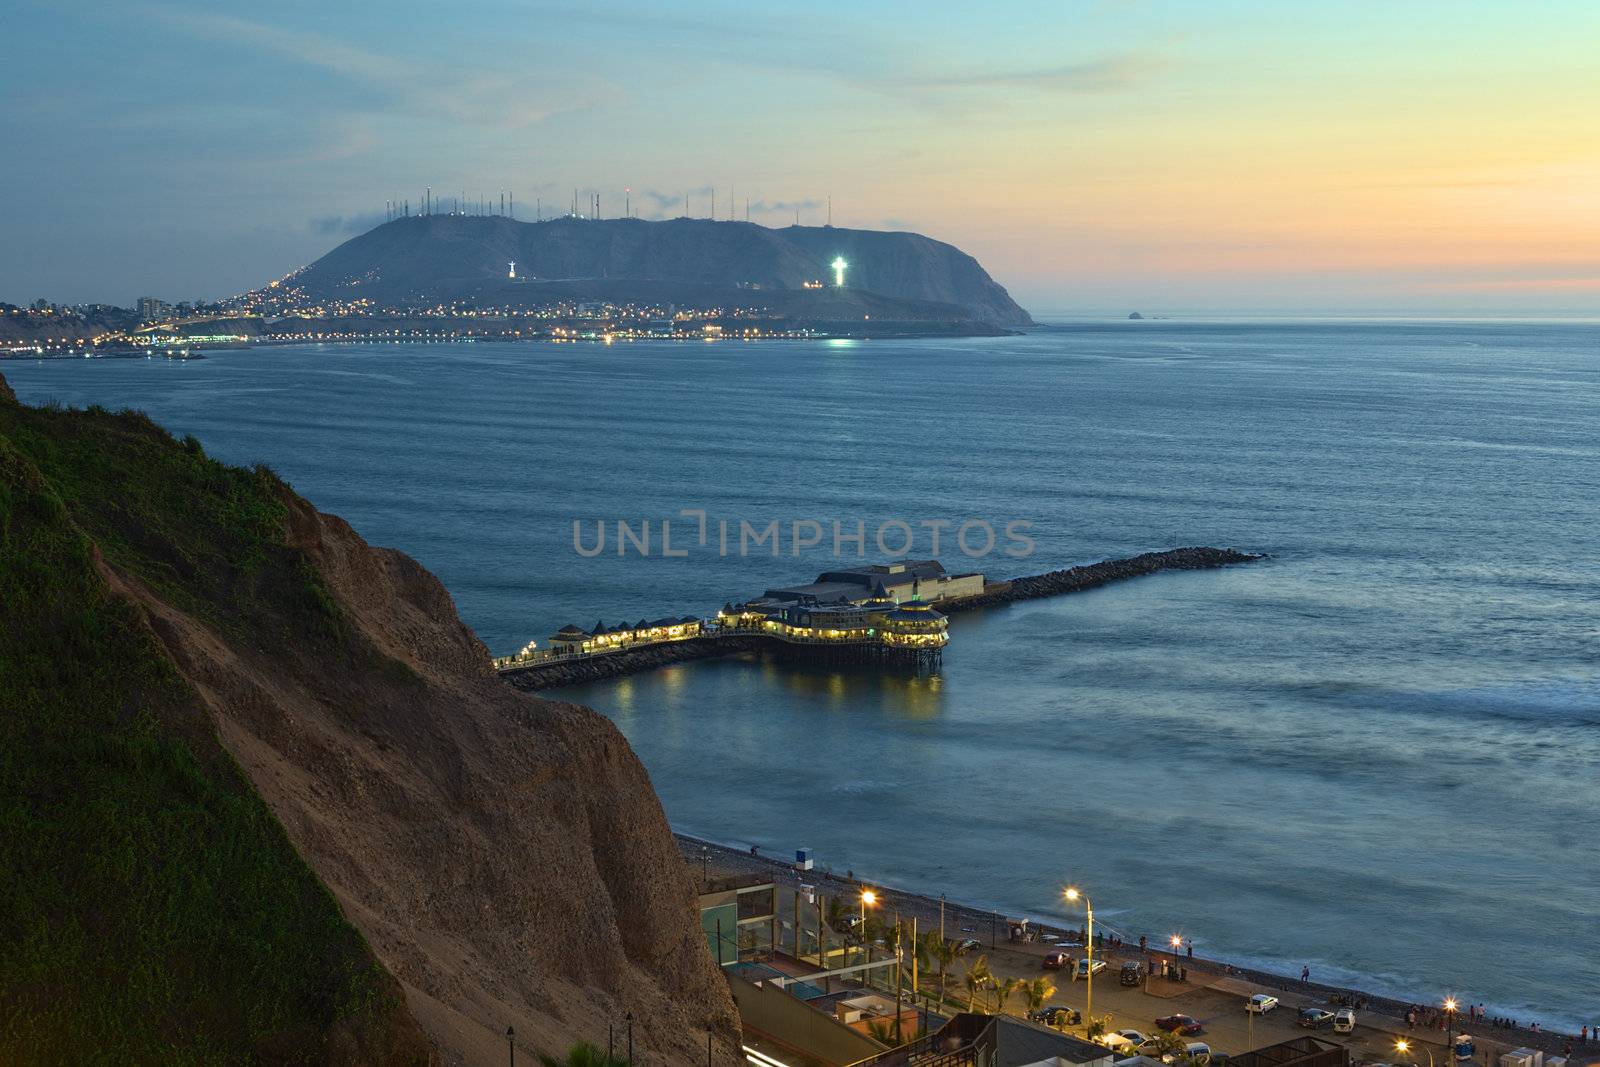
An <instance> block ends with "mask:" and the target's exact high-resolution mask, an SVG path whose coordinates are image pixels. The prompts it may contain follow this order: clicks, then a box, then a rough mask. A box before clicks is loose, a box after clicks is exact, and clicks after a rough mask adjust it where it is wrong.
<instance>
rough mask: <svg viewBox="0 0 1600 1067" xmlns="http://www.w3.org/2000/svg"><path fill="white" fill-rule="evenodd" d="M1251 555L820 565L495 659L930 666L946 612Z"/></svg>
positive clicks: (565, 670) (636, 667)
mask: <svg viewBox="0 0 1600 1067" xmlns="http://www.w3.org/2000/svg"><path fill="white" fill-rule="evenodd" d="M1260 558H1262V557H1261V556H1259V555H1256V554H1253V553H1248V552H1239V551H1236V550H1234V549H1228V548H1175V549H1169V550H1167V551H1164V552H1146V553H1144V554H1142V555H1138V556H1132V557H1129V558H1127V559H1115V560H1105V561H1102V562H1100V563H1091V564H1086V565H1084V566H1081V567H1070V568H1066V569H1064V570H1058V571H1050V572H1047V573H1044V574H1037V575H1030V576H1026V577H1021V578H1013V579H1009V580H1006V581H996V582H990V581H987V580H985V578H984V576H983V575H981V574H976V573H972V574H950V573H948V572H946V571H945V569H944V568H943V567H942V566H940V565H939V564H938V563H937V562H936V561H933V560H921V561H907V562H903V563H893V564H880V565H877V566H873V567H858V568H852V569H848V570H842V571H831V572H825V573H823V574H822V575H820V576H819V577H818V579H817V581H815V582H812V583H810V584H809V585H803V586H793V587H788V588H782V589H769V590H767V591H766V592H765V593H764V594H762V596H760V597H757V598H756V599H754V600H750V601H746V602H745V603H742V604H726V605H724V606H723V608H722V610H721V611H719V612H718V613H717V614H716V615H714V616H711V617H709V618H698V617H695V616H679V617H668V618H660V619H654V620H647V619H640V620H639V621H638V622H636V623H619V624H615V625H611V626H607V625H606V624H604V623H603V622H600V623H596V624H595V625H594V626H593V627H592V628H590V629H588V630H584V629H582V628H580V627H577V626H564V627H562V629H561V630H559V631H557V633H556V634H555V635H554V636H553V637H551V638H550V645H549V647H548V648H537V647H535V646H534V645H530V646H529V647H528V648H525V649H523V650H522V651H521V652H519V653H517V654H516V655H513V656H505V657H502V658H499V659H496V660H495V661H494V665H495V669H496V670H497V671H498V672H499V673H500V675H501V676H502V677H504V678H505V679H506V681H508V682H509V683H510V684H512V685H514V686H516V687H517V688H519V689H526V690H541V689H554V688H559V687H561V686H566V685H575V684H578V683H580V682H588V681H597V680H600V679H603V678H614V677H618V676H621V675H624V674H633V673H635V672H637V671H642V670H650V669H653V668H656V667H663V666H666V665H667V664H671V663H683V662H687V661H691V660H697V659H708V658H710V657H713V656H725V655H733V654H736V653H743V652H772V653H775V654H777V655H780V656H783V657H785V658H789V659H795V660H809V661H822V662H832V663H877V664H882V665H884V666H885V667H889V668H896V669H911V670H931V669H934V668H937V667H938V666H939V665H940V663H941V661H942V658H943V652H944V647H945V645H946V644H948V643H949V640H950V635H949V630H948V626H949V622H948V618H947V617H948V616H949V615H951V614H954V613H956V612H962V611H976V610H980V609H983V608H988V607H997V606H1000V605H1003V604H1008V603H1012V602H1015V601H1020V600H1033V599H1038V598H1040V597H1048V596H1059V595H1062V594H1065V593H1072V592H1080V591H1083V590H1087V589H1093V588H1097V587H1099V586H1102V585H1106V584H1108V583H1110V582H1115V581H1122V580H1126V579H1129V578H1137V577H1141V576H1143V575H1147V574H1155V573H1157V572H1159V571H1164V570H1205V569H1211V568H1216V567H1227V566H1232V565H1234V564H1237V563H1249V562H1252V561H1254V560H1258V559H1260Z"/></svg>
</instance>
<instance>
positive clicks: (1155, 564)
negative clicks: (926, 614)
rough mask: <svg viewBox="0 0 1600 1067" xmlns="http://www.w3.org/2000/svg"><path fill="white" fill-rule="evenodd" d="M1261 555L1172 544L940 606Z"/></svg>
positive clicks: (951, 609)
mask: <svg viewBox="0 0 1600 1067" xmlns="http://www.w3.org/2000/svg"><path fill="white" fill-rule="evenodd" d="M1262 558H1263V557H1262V556H1261V555H1259V554H1257V553H1252V552H1240V551H1238V550H1236V549H1232V548H1170V549H1167V550H1166V551H1164V552H1145V553H1143V554H1142V555H1138V556H1130V557H1129V558H1127V559H1108V560H1105V561H1104V562H1101V563H1088V564H1085V565H1083V566H1081V567H1068V568H1066V569H1065V570H1059V571H1048V572H1046V573H1044V574H1035V575H1033V576H1031V577H1028V578H1013V579H1012V580H1010V581H1008V582H991V583H989V585H988V586H987V587H986V588H985V589H984V591H983V592H982V593H980V594H978V595H977V596H969V597H961V598H960V599H958V600H941V601H940V602H939V604H938V608H939V610H940V611H942V612H944V613H945V614H946V615H954V614H956V613H957V612H962V611H972V610H974V609H976V608H988V607H994V606H996V605H999V604H1010V603H1012V602H1013V601H1017V600H1037V599H1039V598H1040V597H1047V596H1060V595H1061V594H1063V593H1081V592H1083V591H1084V590H1086V589H1094V588H1096V587H1098V586H1102V585H1107V584H1109V583H1111V582H1120V581H1124V580H1126V579H1128V578H1142V577H1144V576H1145V575H1147V574H1155V573H1157V572H1159V571H1200V570H1211V569H1214V568H1216V567H1231V566H1233V565H1234V564H1236V563H1252V562H1254V561H1256V560H1258V559H1262Z"/></svg>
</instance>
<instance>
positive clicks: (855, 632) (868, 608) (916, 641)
mask: <svg viewBox="0 0 1600 1067" xmlns="http://www.w3.org/2000/svg"><path fill="white" fill-rule="evenodd" d="M717 627H718V630H719V632H722V633H726V634H735V633H749V634H752V635H761V636H766V637H775V638H777V639H778V640H780V641H784V642H787V643H789V644H799V645H820V646H828V645H832V646H838V647H845V646H851V645H855V646H862V647H879V648H884V649H888V650H891V651H906V652H912V653H916V652H937V651H938V650H939V649H942V648H943V647H944V646H945V645H946V644H948V643H949V641H950V631H949V627H950V622H949V620H948V619H946V618H945V617H944V615H942V614H940V613H939V612H938V611H935V610H934V609H933V608H932V607H931V606H929V605H927V604H924V603H921V602H920V601H912V602H910V603H905V604H896V603H895V602H894V601H892V600H886V599H869V600H866V601H864V602H863V603H860V604H850V603H843V602H838V603H830V604H807V603H795V602H785V601H781V600H776V599H773V598H771V597H762V598H760V599H759V600H752V601H749V602H747V603H744V604H737V605H735V604H729V605H727V606H725V607H724V608H723V609H722V611H721V612H720V613H718V615H717Z"/></svg>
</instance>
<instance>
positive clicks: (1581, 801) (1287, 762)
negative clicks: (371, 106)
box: [4, 322, 1600, 1029]
mask: <svg viewBox="0 0 1600 1067" xmlns="http://www.w3.org/2000/svg"><path fill="white" fill-rule="evenodd" d="M1133 327H1137V328H1132V327H1130V326H1129V325H1128V324H1104V325H1095V326H1083V327H1077V328H1072V329H1066V330H1058V331H1045V332H1041V333H1038V334H1034V335H1030V336H1027V337H1020V338H997V339H985V340H978V341H941V342H878V341H874V342H871V343H862V344H857V345H839V346H834V345H825V344H807V343H785V344H782V345H772V346H761V345H754V346H750V345H746V346H722V345H709V344H708V345H671V344H662V345H651V344H638V345H627V346H614V347H612V348H604V347H601V346H559V347H557V346H539V345H474V346H470V348H467V349H463V348H460V347H430V346H396V347H389V348H384V349H380V350H363V349H360V348H339V347H327V348H319V349H303V350H290V349H280V350H274V351H271V352H246V353H224V354H219V355H217V356H214V357H213V358H211V359H208V360H205V361H201V362H198V363H189V364H174V363H169V362H167V361H145V360H106V361H83V360H77V361H71V362H70V363H68V364H31V363H30V364H18V363H7V364H6V365H5V366H4V373H5V374H6V376H7V377H8V378H9V379H10V380H11V382H12V384H13V385H14V386H15V388H16V390H17V392H18V394H19V395H20V396H21V397H22V398H23V399H25V400H31V401H40V400H44V399H48V398H52V397H53V398H57V399H60V400H62V401H63V402H66V403H76V404H86V403H91V402H98V403H103V404H106V405H107V406H110V407H113V408H116V407H121V406H124V405H129V404H131V405H134V406H137V407H143V408H146V409H148V410H149V411H150V412H151V414H152V415H153V416H154V417H155V418H156V419H158V420H159V421H161V422H162V423H163V424H164V425H166V426H167V427H169V428H170V429H171V430H173V432H175V433H177V434H183V433H190V432H192V433H194V434H195V435H196V436H198V437H199V438H200V439H201V440H202V441H203V442H204V443H205V444H206V446H207V447H208V448H210V449H212V450H213V451H215V452H217V453H218V454H220V455H221V456H222V457H223V458H226V459H229V460H232V461H234V462H240V463H253V462H257V461H266V462H269V463H270V464H271V465H272V466H273V467H274V468H275V469H277V470H278V471H279V472H280V473H282V474H283V475H284V476H285V477H286V478H287V479H288V480H289V481H290V482H291V483H292V484H293V485H294V486H295V487H296V488H297V489H298V490H300V491H301V492H303V493H305V494H306V495H307V496H309V497H310V498H311V499H312V500H313V501H314V502H315V503H316V504H317V505H318V506H319V507H322V508H324V509H326V510H329V511H334V512H337V513H339V514H341V515H343V516H344V517H346V518H348V519H349V520H351V521H352V522H353V523H354V524H355V526H356V527H357V529H359V530H360V531H361V532H362V533H363V534H364V535H365V536H367V537H368V538H369V539H370V540H372V541H374V542H375V543H378V544H390V545H395V546H398V547H400V548H402V549H404V550H406V551H407V552H410V553H411V554H412V555H414V556H416V557H417V558H418V559H419V560H421V562H422V563H424V564H425V565H426V566H428V567H429V568H431V569H432V570H434V571H435V573H437V574H439V575H440V577H441V578H442V579H443V580H444V581H445V583H446V585H447V586H448V587H449V589H450V591H451V593H452V595H453V596H454V597H455V600H456V603H457V605H458V607H459V609H460V610H461V612H462V615H463V617H464V618H465V619H466V621H467V622H468V623H469V624H470V625H472V626H473V627H474V628H475V629H476V630H477V631H478V633H479V634H480V635H481V636H483V638H484V640H485V641H486V643H487V644H488V645H489V646H490V647H491V648H492V649H493V650H494V651H496V652H500V653H503V652H507V651H511V650H513V649H516V648H519V647H521V646H522V645H523V644H524V643H525V642H526V641H527V640H528V638H529V637H537V638H543V637H545V636H547V635H548V634H550V633H552V632H554V631H555V630H556V629H557V628H559V627H560V626H561V625H562V624H564V623H567V622H578V623H584V624H586V623H588V622H589V621H590V620H592V619H593V618H595V616H596V614H601V615H603V616H604V617H606V618H638V617H640V616H651V617H654V616H657V615H660V614H663V613H687V612H696V613H707V612H710V611H713V610H715V608H716V607H717V606H719V605H720V604H722V603H723V602H725V601H727V600H729V599H738V598H743V597H747V596H750V595H753V594H755V593H757V592H759V591H760V590H762V589H764V588H768V587H770V586H773V585H777V584H785V583H788V582H791V581H804V580H808V579H809V578H811V577H812V576H813V575H814V574H815V573H816V572H817V571H819V570H822V569H825V568H827V567H830V566H832V565H834V562H835V561H833V560H831V559H828V558H827V557H826V556H818V555H807V556H805V557H804V558H799V559H796V558H793V557H790V556H788V555H784V556H781V557H777V558H774V557H771V556H756V557H750V558H743V559H741V558H738V557H736V556H735V557H729V558H718V557H716V556H715V555H710V556H706V555H691V557H690V558H688V559H683V560H672V561H663V560H659V559H649V560H642V559H638V558H636V557H628V558H618V557H617V556H615V555H613V554H609V553H608V554H607V555H605V556H603V557H598V558H596V559H594V560H579V559H577V558H576V557H575V556H574V554H573V552H572V550H571V547H570V537H571V533H570V524H571V521H572V520H573V519H574V518H584V519H587V520H592V519H594V518H596V517H608V518H623V519H629V520H634V521H637V520H639V519H641V518H645V517H653V518H657V519H659V518H660V517H663V516H674V515H676V514H677V511H678V509H679V508H683V507H705V508H706V509H707V510H708V511H709V512H711V513H712V514H713V515H722V516H728V517H732V518H734V519H739V518H748V519H751V520H752V521H755V522H764V521H766V520H768V519H774V518H776V519H781V520H788V519H791V518H815V519H819V520H823V521H826V520H829V519H831V518H834V517H840V518H845V519H847V520H853V519H856V518H860V519H862V520H864V521H865V522H867V523H868V525H869V527H870V526H872V525H874V524H875V523H876V522H877V521H881V520H882V519H884V518H889V517H895V518H902V519H909V520H912V521H915V520H917V519H920V518H947V519H956V520H960V519H963V518H966V517H971V516H979V517H984V518H987V519H991V520H996V521H1004V520H1006V519H1010V518H1023V519H1028V520H1030V521H1032V522H1034V523H1035V529H1034V534H1035V536H1036V537H1037V538H1038V541H1039V554H1038V556H1037V557H1036V558H1034V559H1033V560H1030V561H1027V563H1026V565H1018V566H1016V568H1015V569H1016V570H1017V571H1039V570H1047V569H1050V568H1053V567H1059V566H1066V565H1070V564H1072V563H1076V562H1082V561H1085V560H1089V559H1095V558H1101V557H1104V556H1108V555H1126V554H1131V553H1134V552H1139V551H1143V550H1146V549H1150V548H1157V547H1166V546H1169V545H1172V544H1174V543H1191V544H1196V543H1197V544H1224V545H1235V546H1239V547H1246V548H1253V549H1260V550H1264V551H1267V552H1270V553H1271V554H1272V558H1271V559H1270V560H1269V561H1267V562H1265V563H1262V564H1258V565H1254V566H1251V567H1246V568H1238V569H1232V570H1228V571H1223V572H1206V573H1196V574H1173V575H1163V576H1159V577H1156V578H1151V579H1145V580H1141V581H1139V582H1135V583H1130V584H1127V585H1123V586H1117V587H1112V588H1108V589H1105V590H1100V591H1097V592H1094V593H1089V594H1083V595H1078V596H1072V597H1066V598H1061V599H1059V600H1052V601H1041V602H1034V603H1030V604H1022V605H1016V606H1013V607H1010V608H1005V609H1000V610H996V611H990V612H986V613H983V614H982V615H979V616H972V617H968V616H962V617H958V618H956V619H955V620H953V622H952V634H953V639H952V643H951V645H950V648H949V649H948V650H947V652H946V654H945V660H944V665H943V667H942V669H941V670H940V671H939V672H938V673H937V674H935V675H930V676H926V677H905V676H899V675H886V674H879V673H876V672H873V671H870V670H863V669H858V668H838V669H830V668H824V667H818V666H805V667H791V666H787V665H784V664H782V663H779V662H776V661H774V660H771V659H764V658H761V657H744V658H738V659H730V660H723V661H705V662H696V663H692V664H683V665H679V666H676V667H671V668H667V669H664V670H660V671H656V672H653V673H650V674H645V675H639V676H635V677H632V678H627V679H621V680H617V681H614V682H609V683H605V684H597V685H591V686H585V687H580V688H576V689H573V690H570V691H568V692H566V693H564V694H561V695H563V696H568V697H571V698H573V699H579V700H583V701H586V702H589V703H592V704H593V705H594V706H596V707H598V708H600V709H602V710H603V711H605V712H606V713H607V714H609V715H611V716H613V717H614V718H615V720H616V721H617V722H618V724H619V726H620V727H621V728H622V730H623V731H624V732H625V733H626V734H627V736H628V738H629V740H630V741H631V742H632V744H633V745H634V747H635V749H636V750H637V751H638V752H639V754H640V757H641V758H642V760H643V761H644V763H645V765H646V767H647V768H648V769H649V770H650V772H651V775H652V778H653V780H654V781H655V784H656V786H657V788H658V791H659V792H660V794H661V797H662V800H663V804H664V806H665V808H666V811H667V813H668V815H669V817H670V818H672V820H673V821H674V822H675V824H677V825H679V826H680V827H681V828H683V829H686V830H689V831H691V832H698V833H701V834H704V835H706V836H710V837H716V838H720V839H724V840H733V841H752V840H753V841H759V842H761V843H762V844H763V845H765V846H767V847H768V848H770V849H772V850H774V851H777V850H784V849H789V848H793V847H798V846H806V847H812V848H814V849H816V850H817V852H818V855H819V859H820V861H821V862H824V863H829V864H832V865H833V866H834V867H836V868H838V869H845V868H853V869H855V870H856V871H858V872H864V873H867V874H870V876H872V877H873V878H876V879H881V880H884V881H887V882H890V883H898V884H904V885H908V886H911V887H920V888H924V889H928V890H931V891H933V892H941V891H943V892H947V893H949V894H950V895H951V896H954V897H958V898H966V899H970V900H973V901H976V902H992V903H993V904H994V905H995V906H997V907H1000V908H1002V909H1004V910H1007V911H1020V912H1031V913H1034V914H1040V915H1044V914H1054V913H1056V912H1057V910H1058V909H1059V903H1058V901H1057V899H1056V891H1057V889H1058V887H1059V885H1060V884H1061V882H1062V881H1063V880H1065V879H1067V878H1069V877H1070V878H1073V879H1075V880H1079V881H1082V882H1085V883H1087V884H1091V885H1092V886H1093V889H1094V895H1095V900H1096V904H1097V905H1099V906H1100V907H1097V917H1098V916H1099V913H1100V908H1101V907H1103V908H1104V910H1105V915H1106V916H1107V922H1108V923H1117V922H1121V923H1125V924H1126V925H1127V926H1128V929H1129V931H1130V932H1132V933H1134V934H1135V935H1136V934H1137V933H1149V934H1160V933H1162V932H1163V931H1165V930H1168V929H1172V928H1180V929H1183V930H1184V931H1185V932H1186V933H1191V934H1192V935H1193V936H1194V939H1195V943H1196V945H1197V946H1199V947H1201V948H1202V949H1204V950H1216V951H1221V952H1226V953H1229V954H1231V955H1233V956H1235V957H1237V958H1239V959H1241V960H1245V961H1251V960H1255V961H1262V962H1268V963H1274V964H1276V965H1278V966H1281V967H1283V968H1285V969H1288V970H1290V971H1293V972H1297V971H1298V968H1299V967H1300V966H1301V965H1302V964H1304V963H1310V964H1311V966H1312V968H1313V971H1314V972H1315V973H1316V974H1318V975H1319V976H1326V977H1330V978H1336V977H1338V976H1339V975H1342V974H1349V975H1355V974H1364V975H1376V976H1379V977H1378V980H1379V981H1380V982H1387V983H1389V984H1390V985H1392V986H1393V987H1395V988H1397V989H1400V990H1402V991H1403V993H1404V995H1407V996H1413V997H1415V996H1425V995H1428V994H1429V993H1431V992H1432V991H1437V990H1442V989H1450V990H1453V991H1454V992H1456V993H1457V994H1458V995H1461V996H1463V997H1465V998H1466V999H1469V1000H1474V1001H1484V1002H1487V1003H1489V1004H1490V1005H1492V1006H1498V1007H1499V1008H1500V1009H1501V1011H1502V1012H1503V1013H1505V1014H1511V1015H1515V1016H1517V1017H1518V1018H1528V1019H1540V1020H1541V1021H1543V1022H1545V1023H1546V1025H1547V1026H1548V1025H1554V1024H1555V1023H1556V1022H1558V1021H1560V1020H1561V1019H1562V1018H1563V1017H1565V1018H1567V1019H1569V1020H1570V1021H1571V1022H1572V1027H1573V1028H1574V1029H1575V1028H1576V1025H1577V1023H1578V1022H1579V1021H1586V1022H1591V1023H1592V1022H1593V1021H1594V1020H1593V1019H1592V1018H1591V1019H1580V1016H1579V1013H1580V1012H1585V1011H1590V1010H1592V1004H1591V1003H1590V1000H1591V997H1590V996H1589V994H1592V992H1593V991H1594V990H1596V989H1600V960H1597V955H1596V954H1595V953H1594V951H1593V939H1594V935H1595V931H1596V930H1600V852H1597V850H1596V849H1595V848H1594V836H1595V835H1594V829H1593V828H1594V827H1595V826H1596V825H1600V786H1597V785H1596V782H1600V730H1596V729H1595V727H1596V725H1600V668H1597V666H1596V665H1597V664H1600V628H1597V626H1596V622H1595V619H1596V614H1597V613H1596V611H1595V605H1596V604H1597V603H1600V562H1597V560H1596V555H1595V552H1594V531H1595V530H1596V529H1600V356H1597V352H1600V331H1597V330H1596V329H1595V328H1594V327H1592V326H1536V325H1519V324H1498V325H1456V324H1448V323H1436V324H1404V323H1388V324H1360V323H1356V324H1337V323H1334V324H1327V323H1324V324H1285V323H1257V324H1210V325H1206V324H1186V323H1179V322H1166V323H1154V322H1151V323H1142V324H1133ZM380 368H381V370H380ZM327 371H338V372H343V373H334V374H330V373H324V372H327ZM575 455H577V456H582V457H586V458H585V459H584V461H582V462H578V461H572V457H574V456H575ZM553 457H557V458H559V459H560V461H557V460H556V459H553ZM947 562H961V561H959V560H954V561H952V560H950V559H949V558H948V557H947ZM983 566H984V567H985V568H986V569H989V570H991V571H993V570H995V567H994V566H993V564H992V562H991V563H986V564H983ZM1010 573H1011V571H1009V570H1002V571H1001V574H1002V575H1004V576H1009V574H1010Z"/></svg>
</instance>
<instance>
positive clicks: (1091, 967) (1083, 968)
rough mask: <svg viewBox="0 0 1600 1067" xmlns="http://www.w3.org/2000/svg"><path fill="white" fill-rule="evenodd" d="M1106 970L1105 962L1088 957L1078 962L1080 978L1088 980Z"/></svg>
mask: <svg viewBox="0 0 1600 1067" xmlns="http://www.w3.org/2000/svg"><path fill="white" fill-rule="evenodd" d="M1105 969H1106V961H1105V960H1091V959H1090V958H1089V957H1088V956H1085V957H1084V958H1083V959H1081V960H1079V961H1078V977H1079V978H1087V977H1089V976H1090V975H1091V974H1099V973H1100V972H1101V971H1103V970H1105Z"/></svg>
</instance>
